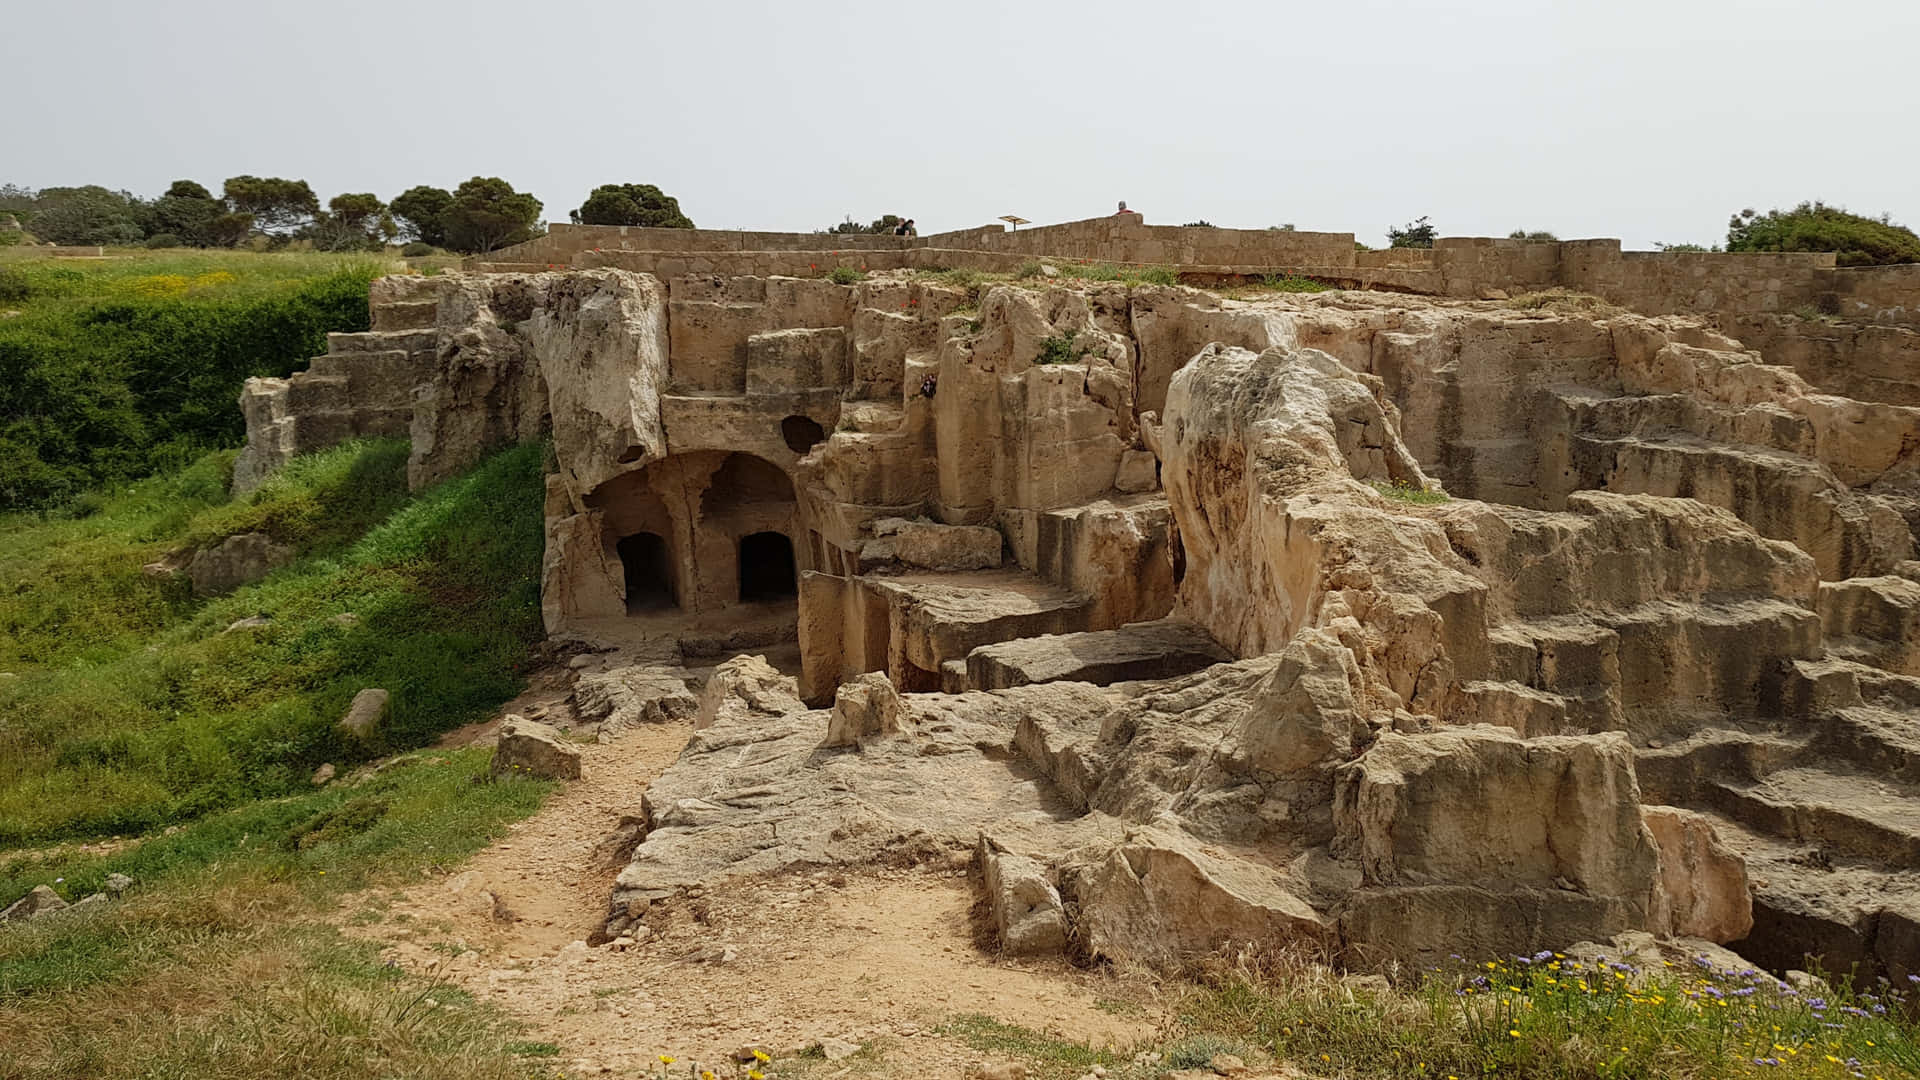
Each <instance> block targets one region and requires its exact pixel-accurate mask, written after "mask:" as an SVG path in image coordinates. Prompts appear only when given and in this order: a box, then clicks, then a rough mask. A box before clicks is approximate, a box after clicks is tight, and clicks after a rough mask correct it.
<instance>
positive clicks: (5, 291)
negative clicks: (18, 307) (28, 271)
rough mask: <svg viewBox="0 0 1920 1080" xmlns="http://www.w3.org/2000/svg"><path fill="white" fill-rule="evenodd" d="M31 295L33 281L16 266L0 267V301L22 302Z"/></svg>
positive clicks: (9, 302)
mask: <svg viewBox="0 0 1920 1080" xmlns="http://www.w3.org/2000/svg"><path fill="white" fill-rule="evenodd" d="M32 295H33V283H32V282H31V281H28V280H27V275H25V274H23V273H21V272H20V270H19V268H18V267H13V266H5V267H0V303H8V304H19V303H24V302H25V301H26V299H27V297H29V296H32Z"/></svg>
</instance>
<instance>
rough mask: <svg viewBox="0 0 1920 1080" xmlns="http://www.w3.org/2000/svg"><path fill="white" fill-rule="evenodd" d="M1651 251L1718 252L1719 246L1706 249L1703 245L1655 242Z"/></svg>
mask: <svg viewBox="0 0 1920 1080" xmlns="http://www.w3.org/2000/svg"><path fill="white" fill-rule="evenodd" d="M1653 250H1655V251H1678V252H1695V253H1705V252H1709V251H1719V250H1720V245H1718V244H1715V245H1714V246H1712V247H1707V246H1706V245H1705V244H1668V243H1663V242H1661V241H1659V240H1655V241H1654V242H1653Z"/></svg>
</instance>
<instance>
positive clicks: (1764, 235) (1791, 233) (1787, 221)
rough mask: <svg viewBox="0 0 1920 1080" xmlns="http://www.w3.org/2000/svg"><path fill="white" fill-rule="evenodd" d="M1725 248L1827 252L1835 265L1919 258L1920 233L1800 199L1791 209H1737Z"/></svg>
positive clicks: (1882, 218) (1729, 224) (1884, 217)
mask: <svg viewBox="0 0 1920 1080" xmlns="http://www.w3.org/2000/svg"><path fill="white" fill-rule="evenodd" d="M1727 250H1728V251H1831V252H1833V253H1834V254H1835V255H1836V256H1837V258H1836V261H1837V262H1838V263H1839V264H1840V265H1841V266H1886V265H1889V264H1891V263H1915V262H1920V235H1915V234H1914V231H1913V230H1912V229H1909V228H1907V227H1906V226H1904V225H1895V224H1894V223H1893V221H1892V219H1890V218H1889V217H1887V215H1885V214H1882V215H1880V216H1879V217H1877V218H1870V217H1862V216H1861V215H1859V214H1849V213H1847V212H1846V211H1845V210H1842V209H1840V208H1839V207H1835V206H1827V205H1826V204H1824V203H1818V202H1803V203H1801V204H1800V205H1799V206H1796V207H1794V208H1793V209H1792V210H1770V211H1768V212H1767V213H1765V214H1756V213H1755V212H1754V211H1752V210H1742V211H1740V212H1739V213H1738V214H1735V215H1733V217H1732V218H1731V219H1729V220H1728V222H1727Z"/></svg>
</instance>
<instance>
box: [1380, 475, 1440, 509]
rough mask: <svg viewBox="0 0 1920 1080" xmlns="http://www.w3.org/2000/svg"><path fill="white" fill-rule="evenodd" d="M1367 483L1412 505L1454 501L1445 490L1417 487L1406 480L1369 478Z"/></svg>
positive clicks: (1397, 500)
mask: <svg viewBox="0 0 1920 1080" xmlns="http://www.w3.org/2000/svg"><path fill="white" fill-rule="evenodd" d="M1367 484H1368V486H1369V487H1371V488H1373V490H1375V491H1377V492H1379V493H1380V494H1382V495H1385V496H1386V497H1387V498H1389V499H1392V500H1393V501H1394V502H1402V503H1407V504H1409V505H1411V506H1438V505H1439V504H1441V503H1444V502H1451V501H1453V500H1452V498H1451V497H1450V496H1448V495H1447V493H1446V492H1444V491H1428V490H1427V489H1426V488H1417V487H1414V486H1413V485H1412V484H1409V483H1407V482H1406V481H1404V480H1395V481H1393V482H1392V483H1388V482H1387V481H1385V480H1369V481H1368V482H1367Z"/></svg>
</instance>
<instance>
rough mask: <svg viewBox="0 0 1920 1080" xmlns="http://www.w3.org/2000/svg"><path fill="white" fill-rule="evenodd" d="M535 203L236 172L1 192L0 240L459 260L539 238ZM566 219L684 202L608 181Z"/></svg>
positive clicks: (598, 221) (661, 217) (476, 184)
mask: <svg viewBox="0 0 1920 1080" xmlns="http://www.w3.org/2000/svg"><path fill="white" fill-rule="evenodd" d="M541 209H542V204H541V202H540V200H539V199H537V198H535V197H534V196H533V195H532V194H531V193H530V192H523V191H516V190H515V189H514V187H513V185H512V184H510V183H508V182H507V181H505V180H502V179H500V178H499V177H495V176H476V177H473V178H472V179H470V180H467V181H466V182H464V183H462V184H460V185H459V186H458V187H456V188H454V189H452V190H448V189H446V188H440V187H434V186H432V185H430V184H421V185H417V186H415V187H411V188H408V189H407V190H405V191H403V192H401V193H400V194H398V195H395V196H394V197H393V199H392V200H391V201H383V200H382V199H381V198H380V197H379V196H378V195H376V194H374V193H372V192H346V193H342V194H339V195H335V196H333V197H332V198H331V199H328V200H327V201H326V203H325V205H322V204H321V202H320V198H319V196H318V195H317V194H315V193H314V190H313V187H312V186H311V185H310V184H308V183H307V182H306V181H305V180H295V179H288V178H286V177H278V176H264V177H263V176H252V175H246V176H235V177H230V178H228V179H227V180H226V181H225V182H224V183H223V184H222V185H221V191H220V194H219V195H217V196H216V195H215V194H214V193H213V192H212V191H210V190H208V188H207V187H206V186H205V185H204V184H201V183H199V182H198V181H195V180H176V181H174V182H173V184H172V185H170V186H169V187H168V188H167V190H166V192H165V193H164V194H162V195H160V196H158V197H156V198H152V199H147V198H142V197H141V196H139V195H136V194H134V193H133V192H130V191H125V190H119V191H116V190H113V189H110V188H106V187H102V186H100V185H98V184H88V185H83V186H80V187H50V188H41V189H39V190H37V191H36V190H34V189H32V188H27V187H22V186H20V185H17V184H6V185H0V226H4V225H7V224H8V222H7V221H6V220H5V218H8V217H10V218H12V221H13V223H14V224H17V225H18V226H19V229H18V230H14V229H10V228H9V229H5V230H0V245H5V244H8V243H18V242H20V239H21V237H22V236H23V234H30V235H32V236H34V237H36V238H38V239H39V240H41V241H43V242H47V243H54V244H61V245H67V246H88V247H91V246H135V245H145V246H147V247H152V248H169V247H197V248H233V247H241V246H253V247H259V248H264V249H269V250H271V249H277V248H284V247H287V246H289V245H292V244H295V243H302V244H304V245H307V246H310V247H312V248H313V249H314V250H316V251H339V252H346V251H377V250H381V249H383V248H385V247H387V246H388V245H390V244H408V245H423V246H425V247H428V248H444V249H446V250H449V251H457V252H462V253H465V254H479V253H482V252H488V251H494V250H496V249H499V248H502V247H506V246H508V245H510V244H517V243H521V242H522V241H525V240H531V239H533V238H534V237H536V236H539V235H540V234H541V233H542V232H543V231H544V228H543V226H542V225H541V223H540V211H541ZM569 216H570V217H571V218H572V220H573V221H574V222H576V223H580V224H589V225H644V226H648V227H653V228H680V229H691V228H693V222H692V220H691V219H689V218H688V217H687V216H686V215H685V214H683V213H681V212H680V204H679V201H678V200H677V199H675V198H673V197H672V196H670V195H667V194H665V193H664V192H662V191H661V190H660V189H659V188H658V187H655V186H654V185H652V184H603V185H601V186H600V187H597V188H595V189H594V190H593V191H592V193H590V194H589V195H588V196H587V199H586V201H585V202H584V203H582V204H581V206H580V207H579V208H578V209H576V210H573V211H571V212H570V215H569Z"/></svg>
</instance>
